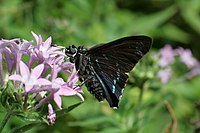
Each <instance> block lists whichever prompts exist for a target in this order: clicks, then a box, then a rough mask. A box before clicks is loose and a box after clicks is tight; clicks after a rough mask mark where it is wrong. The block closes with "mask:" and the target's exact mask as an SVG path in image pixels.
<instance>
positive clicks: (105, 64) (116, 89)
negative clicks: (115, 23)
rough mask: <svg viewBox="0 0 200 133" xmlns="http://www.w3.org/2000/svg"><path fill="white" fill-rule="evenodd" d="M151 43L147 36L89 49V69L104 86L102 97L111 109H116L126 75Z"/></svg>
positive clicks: (124, 39)
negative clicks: (92, 70)
mask: <svg viewBox="0 0 200 133" xmlns="http://www.w3.org/2000/svg"><path fill="white" fill-rule="evenodd" d="M151 42H152V39H151V38H149V37H147V36H131V37H125V38H121V39H118V40H115V41H113V42H110V43H107V44H103V45H99V46H96V47H93V48H91V49H89V51H88V54H87V55H88V56H89V57H90V64H91V67H93V69H94V71H95V73H96V74H97V75H98V77H99V79H98V80H101V83H102V84H104V85H103V86H104V87H105V88H103V89H104V97H105V98H106V100H107V101H108V102H109V104H110V106H111V107H118V103H119V98H120V96H121V95H122V90H123V88H124V86H125V84H126V81H127V79H128V76H127V74H126V73H127V72H129V71H131V70H132V69H133V67H134V66H135V65H136V63H137V62H138V61H139V60H140V59H141V58H142V57H143V56H144V55H145V54H146V53H147V52H148V51H149V49H150V47H151Z"/></svg>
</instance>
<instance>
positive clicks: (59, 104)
mask: <svg viewBox="0 0 200 133" xmlns="http://www.w3.org/2000/svg"><path fill="white" fill-rule="evenodd" d="M53 99H54V101H55V103H56V104H57V106H58V108H59V109H62V107H61V106H62V100H61V97H60V96H59V95H58V94H54V98H53Z"/></svg>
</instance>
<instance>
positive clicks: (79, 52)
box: [65, 45, 104, 101]
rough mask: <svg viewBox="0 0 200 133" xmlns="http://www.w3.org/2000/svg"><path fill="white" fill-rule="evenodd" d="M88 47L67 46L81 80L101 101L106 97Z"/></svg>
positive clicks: (67, 52)
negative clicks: (88, 52)
mask: <svg viewBox="0 0 200 133" xmlns="http://www.w3.org/2000/svg"><path fill="white" fill-rule="evenodd" d="M87 51H88V50H87V49H85V48H83V47H78V48H77V47H75V46H73V45H72V46H70V47H69V48H66V51H65V53H66V55H68V56H69V57H70V62H72V63H75V67H76V70H77V72H78V75H79V80H80V81H81V82H84V83H85V85H86V87H87V89H88V91H89V92H90V93H91V94H93V95H94V96H95V97H96V98H97V99H98V100H99V101H102V100H103V99H104V96H103V95H104V93H103V89H102V86H101V84H100V82H99V81H98V79H97V77H96V74H95V71H94V69H93V67H92V65H91V62H90V56H89V55H87Z"/></svg>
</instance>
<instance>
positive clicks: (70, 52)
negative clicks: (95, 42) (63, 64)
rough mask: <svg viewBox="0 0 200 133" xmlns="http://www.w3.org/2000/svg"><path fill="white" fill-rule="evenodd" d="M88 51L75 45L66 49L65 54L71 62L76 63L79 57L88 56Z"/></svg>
mask: <svg viewBox="0 0 200 133" xmlns="http://www.w3.org/2000/svg"><path fill="white" fill-rule="evenodd" d="M86 52H87V49H85V48H83V47H82V46H79V47H78V48H77V47H76V46H74V45H71V46H69V47H66V48H65V54H66V55H67V56H68V57H69V58H70V61H71V62H74V60H75V59H76V58H78V55H83V54H86Z"/></svg>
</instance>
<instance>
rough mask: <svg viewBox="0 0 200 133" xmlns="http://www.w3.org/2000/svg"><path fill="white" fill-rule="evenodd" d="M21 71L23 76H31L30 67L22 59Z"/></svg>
mask: <svg viewBox="0 0 200 133" xmlns="http://www.w3.org/2000/svg"><path fill="white" fill-rule="evenodd" d="M20 73H21V75H22V76H29V75H30V71H29V68H28V66H27V65H26V64H25V63H24V62H23V61H20Z"/></svg>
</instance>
